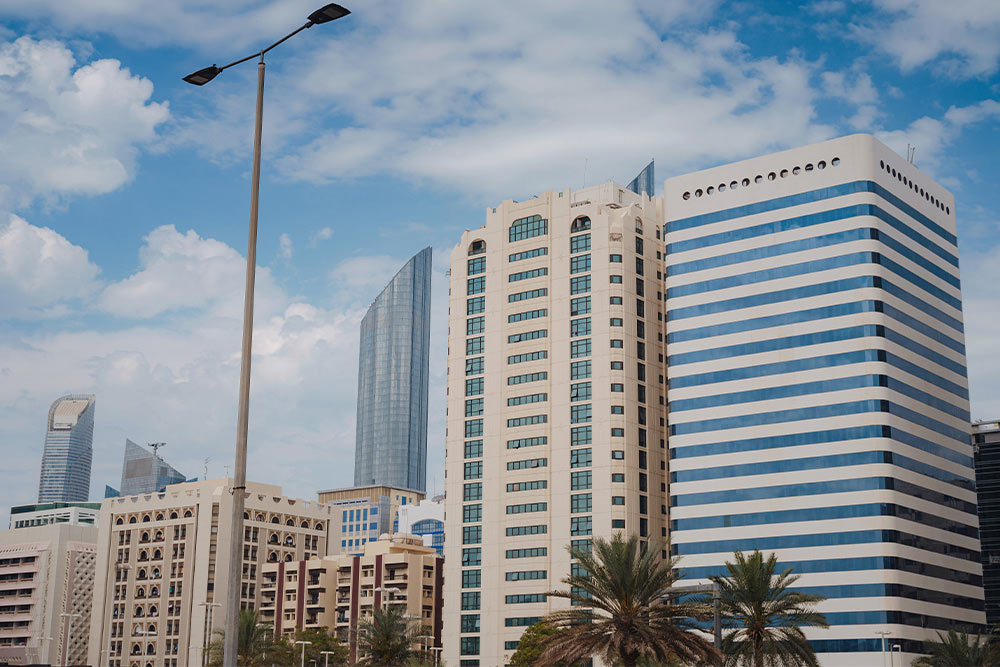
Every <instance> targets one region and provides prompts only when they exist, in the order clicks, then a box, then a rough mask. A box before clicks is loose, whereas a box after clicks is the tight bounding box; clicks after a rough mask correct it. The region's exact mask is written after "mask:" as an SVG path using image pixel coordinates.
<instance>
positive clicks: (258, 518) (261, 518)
mask: <svg viewBox="0 0 1000 667" xmlns="http://www.w3.org/2000/svg"><path fill="white" fill-rule="evenodd" d="M254 521H260V522H261V523H264V515H263V514H258V515H257V518H256V519H254Z"/></svg>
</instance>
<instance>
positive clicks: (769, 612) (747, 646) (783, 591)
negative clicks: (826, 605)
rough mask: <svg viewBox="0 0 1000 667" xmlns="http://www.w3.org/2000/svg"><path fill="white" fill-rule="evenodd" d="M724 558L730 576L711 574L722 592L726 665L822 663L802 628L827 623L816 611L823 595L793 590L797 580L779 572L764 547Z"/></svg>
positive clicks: (809, 666) (799, 666)
mask: <svg viewBox="0 0 1000 667" xmlns="http://www.w3.org/2000/svg"><path fill="white" fill-rule="evenodd" d="M734 556H735V559H736V562H735V563H730V562H728V561H727V562H726V569H728V570H729V576H727V577H712V581H714V582H715V583H717V584H719V587H720V589H721V593H722V605H721V606H722V617H723V628H724V629H725V630H724V635H723V638H722V652H723V654H724V655H725V658H726V662H725V664H726V665H727V667H737V666H740V667H764V666H765V665H766V666H767V667H819V662H818V661H817V659H816V654H815V652H814V651H813V649H812V646H811V645H810V644H809V642H808V640H806V637H805V634H804V633H803V632H802V627H803V626H812V627H820V628H826V627H829V626H828V624H827V622H826V618H825V617H824V616H823V614H821V613H819V612H817V611H816V610H815V605H816V603H817V602H820V601H822V600H823V599H825V598H823V597H821V596H818V595H806V594H805V593H799V592H797V591H794V590H791V589H790V587H791V586H792V584H794V583H795V582H796V581H797V580H798V576H793V575H792V571H791V569H788V570H785V571H784V572H782V573H781V574H776V573H775V570H776V568H777V564H778V557H777V556H775V555H774V554H773V553H772V554H771V555H770V556H769V557H768V558H767V560H765V559H764V557H763V555H762V554H761V553H760V551H754V552H753V553H752V554H750V556H745V555H744V554H743V553H742V552H740V551H737V552H736V553H735V554H734ZM726 630H728V631H726Z"/></svg>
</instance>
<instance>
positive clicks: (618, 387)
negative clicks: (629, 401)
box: [611, 382, 625, 392]
mask: <svg viewBox="0 0 1000 667" xmlns="http://www.w3.org/2000/svg"><path fill="white" fill-rule="evenodd" d="M611 391H613V392H622V391H625V385H624V384H622V383H621V382H612V383H611Z"/></svg>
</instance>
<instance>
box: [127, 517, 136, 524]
mask: <svg viewBox="0 0 1000 667" xmlns="http://www.w3.org/2000/svg"><path fill="white" fill-rule="evenodd" d="M128 522H129V523H130V524H132V523H135V517H134V516H130V517H129V518H128Z"/></svg>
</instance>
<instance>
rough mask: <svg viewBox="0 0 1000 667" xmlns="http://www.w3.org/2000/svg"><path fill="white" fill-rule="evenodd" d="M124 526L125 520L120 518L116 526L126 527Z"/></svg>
mask: <svg viewBox="0 0 1000 667" xmlns="http://www.w3.org/2000/svg"><path fill="white" fill-rule="evenodd" d="M124 524H125V521H124V520H122V518H121V517H118V519H117V520H116V521H115V525H116V526H122V525H124Z"/></svg>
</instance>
